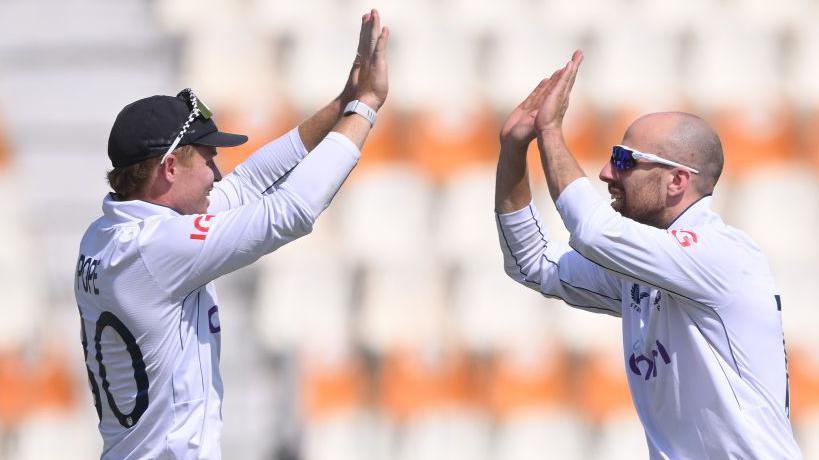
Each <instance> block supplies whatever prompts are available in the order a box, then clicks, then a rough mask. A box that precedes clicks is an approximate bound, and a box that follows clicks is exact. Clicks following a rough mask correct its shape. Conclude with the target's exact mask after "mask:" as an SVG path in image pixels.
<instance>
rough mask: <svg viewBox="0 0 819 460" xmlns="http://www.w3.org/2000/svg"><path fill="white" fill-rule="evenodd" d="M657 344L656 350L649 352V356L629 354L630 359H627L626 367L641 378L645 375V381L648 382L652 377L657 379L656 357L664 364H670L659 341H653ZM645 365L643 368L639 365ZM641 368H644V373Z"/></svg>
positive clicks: (666, 353)
mask: <svg viewBox="0 0 819 460" xmlns="http://www.w3.org/2000/svg"><path fill="white" fill-rule="evenodd" d="M655 343H656V344H657V348H656V349H654V350H651V355H650V356H646V355H644V354H640V355H636V354H634V353H632V354H631V357H630V358H629V359H628V367H629V368H630V369H631V372H633V373H634V374H636V375H640V376H643V375H645V379H646V380H648V379H650V378H652V377H657V357H658V356H659V357H660V358H662V360H663V362H665V363H666V364H671V357H670V356H668V352H667V351H665V347H664V346H663V344H662V343H660V341H659V340H657V341H655ZM643 363H645V364H646V365H645V366H641V364H643ZM643 367H644V368H645V373H643Z"/></svg>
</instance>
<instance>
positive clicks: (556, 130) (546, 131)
mask: <svg viewBox="0 0 819 460" xmlns="http://www.w3.org/2000/svg"><path fill="white" fill-rule="evenodd" d="M537 138H538V139H541V140H543V141H548V142H552V141H561V142H562V141H563V128H561V127H560V126H547V127H545V128H538V129H537Z"/></svg>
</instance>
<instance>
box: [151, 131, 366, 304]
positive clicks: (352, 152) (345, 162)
mask: <svg viewBox="0 0 819 460" xmlns="http://www.w3.org/2000/svg"><path fill="white" fill-rule="evenodd" d="M359 156H360V152H359V150H358V148H357V147H356V146H355V144H353V143H352V142H351V141H350V140H349V139H347V138H346V137H345V136H343V135H341V134H339V133H330V134H329V135H328V136H327V137H326V138H325V139H324V140H323V141H322V142H321V143H320V144H319V145H318V146H317V147H316V148H315V149H314V150H313V151H312V152H311V153H310V154H309V155H307V157H305V159H304V160H303V161H302V162H301V163H299V165H298V166H297V167H296V168H295V169H294V170H293V172H292V173H291V177H290V180H289V181H288V184H287V186H283V187H279V188H277V189H276V190H274V191H273V192H272V193H269V194H267V195H264V196H263V197H262V198H261V199H258V200H256V201H253V202H251V203H248V204H245V205H242V206H238V207H236V208H233V209H230V210H228V211H223V212H218V213H213V214H199V215H186V216H174V217H168V216H154V217H151V218H148V219H146V220H145V221H144V222H143V228H142V230H141V232H140V236H139V245H140V253H141V256H142V259H143V261H144V262H145V265H146V268H147V269H148V271H149V272H150V273H151V275H152V276H153V277H154V279H155V280H156V281H157V283H159V285H160V286H162V287H164V288H165V289H166V290H167V291H168V293H169V294H171V295H177V296H178V295H186V294H187V293H189V292H191V291H193V290H194V289H196V288H198V287H199V286H202V285H204V284H206V283H208V282H210V281H213V280H214V279H216V278H218V277H220V276H222V275H224V274H226V273H230V272H232V271H234V270H237V269H239V268H241V267H244V266H246V265H249V264H251V263H252V262H254V261H255V260H257V259H258V258H259V257H261V256H262V255H264V254H267V253H269V252H272V251H274V250H276V249H277V248H279V247H281V246H282V245H284V244H286V243H288V242H290V241H293V240H295V239H296V238H299V237H301V236H304V235H306V234H308V233H310V232H311V231H312V228H313V223H314V222H315V220H316V218H317V217H318V216H319V214H321V212H322V211H324V209H326V208H327V206H329V204H330V201H331V200H332V198H333V196H335V194H336V192H337V191H338V189H339V187H341V184H342V183H343V182H344V180H345V179H346V178H347V176H348V175H349V174H350V172H351V171H352V169H353V167H354V166H355V164H356V163H357V161H358V158H359Z"/></svg>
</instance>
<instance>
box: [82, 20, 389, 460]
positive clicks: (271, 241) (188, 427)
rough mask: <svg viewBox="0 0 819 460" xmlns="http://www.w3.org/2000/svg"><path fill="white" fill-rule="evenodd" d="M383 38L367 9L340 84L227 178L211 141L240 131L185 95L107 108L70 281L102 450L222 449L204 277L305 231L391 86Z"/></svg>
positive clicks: (211, 313)
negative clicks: (92, 204) (110, 116)
mask: <svg viewBox="0 0 819 460" xmlns="http://www.w3.org/2000/svg"><path fill="white" fill-rule="evenodd" d="M388 37H389V30H388V29H387V28H386V27H383V28H382V26H381V20H380V16H379V13H378V12H377V11H376V10H372V11H370V12H368V13H367V14H365V15H364V16H363V17H362V23H361V31H360V36H359V44H358V49H357V54H356V58H355V62H354V64H353V68H352V70H351V72H350V74H349V77H348V80H347V84H346V86H345V88H344V90H343V91H342V93H341V95H340V96H339V97H338V98H336V99H334V100H333V101H332V102H331V103H330V104H329V105H327V106H326V107H324V108H323V109H321V110H319V111H318V112H317V113H316V114H315V115H313V116H312V117H310V118H309V119H307V120H306V121H304V122H303V123H302V124H300V125H299V126H298V127H297V128H294V129H293V130H292V131H290V132H289V133H287V134H285V135H284V136H282V137H281V138H279V139H277V140H274V141H272V142H270V143H269V144H267V145H265V146H264V147H262V148H261V149H259V150H258V151H257V152H255V153H254V154H253V155H252V156H251V157H250V158H248V159H247V160H246V161H245V162H243V163H242V164H240V165H239V166H238V167H237V168H236V169H235V170H234V171H233V172H232V173H231V174H228V175H226V176H225V177H222V175H221V173H220V171H219V169H218V167H217V166H216V164H215V163H214V157H215V156H216V154H217V150H216V148H217V147H231V146H236V145H239V144H242V143H243V142H245V141H246V140H247V138H246V137H245V136H241V135H237V134H230V133H224V132H221V131H219V130H218V128H217V127H216V124H215V122H214V120H213V117H212V113H211V112H210V110H209V108H208V107H207V106H206V105H205V104H204V103H203V101H202V100H201V99H200V98H199V96H198V95H197V94H195V93H194V92H193V91H192V90H190V89H186V90H183V91H182V92H180V93H179V94H178V95H177V96H176V97H171V96H153V97H149V98H145V99H140V100H138V101H136V102H134V103H132V104H129V105H127V106H126V107H125V108H124V109H123V110H122V111H121V112H120V114H119V115H118V116H117V118H116V121H115V122H114V126H113V128H112V129H111V135H110V138H109V143H108V156H109V158H110V159H111V163H112V165H113V167H114V168H113V169H112V170H111V171H110V172H109V173H108V180H109V183H110V185H111V187H112V189H113V193H110V194H108V195H107V196H106V197H105V198H104V200H103V203H102V210H103V216H102V217H100V218H99V219H97V220H96V221H94V222H93V223H92V224H91V226H90V227H89V228H88V230H87V231H86V233H85V235H84V236H83V238H82V241H81V243H80V251H79V252H80V254H79V257H78V259H77V265H76V271H75V279H74V291H75V294H76V299H77V304H78V307H79V313H80V320H81V322H80V324H81V338H82V345H83V351H84V354H85V364H86V368H87V373H88V380H89V386H90V388H91V393H92V394H93V398H94V404H95V406H96V410H97V415H98V416H99V430H100V434H101V435H102V438H103V452H102V454H101V457H102V458H103V459H117V460H120V459H137V458H139V459H142V458H154V459H157V458H161V459H183V458H184V459H193V458H197V459H218V458H221V442H220V439H221V428H222V394H223V388H222V380H221V377H220V373H219V349H220V335H221V332H222V325H221V324H220V322H219V309H220V308H223V306H222V305H220V304H219V301H218V299H217V296H216V291H215V289H214V286H213V280H215V279H216V278H218V277H220V276H222V275H224V274H226V273H230V272H232V271H234V270H237V269H239V268H241V267H244V266H246V265H248V264H251V263H252V262H254V261H255V260H257V259H258V258H259V257H261V256H263V255H265V254H267V253H269V252H272V251H274V250H275V249H276V248H278V247H280V246H282V245H284V244H286V243H288V242H290V241H293V240H294V239H296V238H299V237H302V236H304V235H306V234H308V233H310V231H311V230H312V226H313V223H314V222H315V221H316V219H317V218H318V216H319V214H321V213H322V211H324V209H326V208H327V206H329V204H330V202H331V200H332V199H333V197H334V196H335V194H336V192H337V191H338V189H339V187H341V185H342V183H343V182H344V181H345V179H346V178H347V176H348V175H349V174H350V172H351V171H352V169H353V167H354V166H355V165H356V163H357V161H358V159H359V156H360V149H361V148H362V146H363V145H364V142H365V139H366V138H367V135H368V133H369V131H370V129H371V127H372V126H373V125H374V124H375V121H376V112H377V111H378V109H379V108H380V107H381V105H382V104H383V103H384V100H385V98H386V96H387V91H388V82H387V63H386V46H387V40H388ZM224 308H230V306H224ZM228 328H229V326H228Z"/></svg>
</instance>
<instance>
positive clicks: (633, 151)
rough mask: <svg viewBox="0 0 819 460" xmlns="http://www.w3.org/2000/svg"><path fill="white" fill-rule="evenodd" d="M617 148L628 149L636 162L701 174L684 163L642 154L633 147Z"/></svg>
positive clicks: (623, 146)
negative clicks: (657, 164) (646, 162)
mask: <svg viewBox="0 0 819 460" xmlns="http://www.w3.org/2000/svg"><path fill="white" fill-rule="evenodd" d="M615 147H620V148H623V149H626V150H628V151H630V152H631V157H632V158H634V159H635V160H646V161H650V162H652V163H659V164H662V165H666V166H674V167H676V168H682V169H685V170H687V171H690V172H692V173H694V174H699V173H700V172H699V171H697V170H696V169H694V168H692V167H691V166H686V165H684V164H682V163H677V162H676V161H671V160H666V159H665V158H663V157H660V156H657V155H654V154H653V153H646V152H641V151H639V150H636V149H633V148H631V147H629V146H627V145H623V144H617V145H615Z"/></svg>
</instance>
